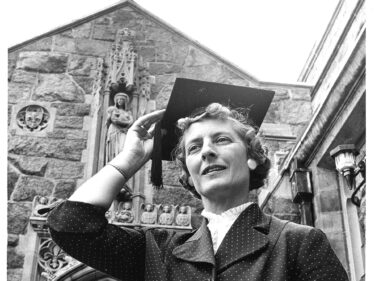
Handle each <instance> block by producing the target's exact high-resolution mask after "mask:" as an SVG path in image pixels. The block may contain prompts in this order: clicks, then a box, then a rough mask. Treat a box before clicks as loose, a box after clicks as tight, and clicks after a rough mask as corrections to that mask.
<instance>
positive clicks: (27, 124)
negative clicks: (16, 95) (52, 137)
mask: <svg viewBox="0 0 375 281" xmlns="http://www.w3.org/2000/svg"><path fill="white" fill-rule="evenodd" d="M49 118H50V114H49V113H48V111H47V110H46V109H45V108H44V107H41V106H40V105H29V106H26V107H24V108H22V109H21V110H20V111H19V112H18V113H17V116H16V120H17V125H18V127H20V128H21V129H23V130H26V131H29V132H34V131H36V132H38V131H42V130H43V129H45V128H46V127H47V124H48V120H49Z"/></svg>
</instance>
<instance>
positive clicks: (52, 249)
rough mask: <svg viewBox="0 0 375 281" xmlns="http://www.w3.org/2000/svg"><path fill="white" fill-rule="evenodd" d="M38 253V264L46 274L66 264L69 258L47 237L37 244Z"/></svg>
mask: <svg viewBox="0 0 375 281" xmlns="http://www.w3.org/2000/svg"><path fill="white" fill-rule="evenodd" d="M38 253H39V256H38V264H39V265H40V266H41V267H42V268H43V270H44V272H46V273H48V274H51V273H55V272H57V271H58V270H60V269H62V268H63V267H64V266H67V265H68V264H69V261H70V260H71V258H70V257H67V255H66V253H65V252H64V251H63V250H62V249H61V248H60V247H59V246H57V245H56V244H55V243H54V242H53V241H52V240H51V239H47V240H46V241H44V242H43V243H42V244H41V245H40V246H39V251H38Z"/></svg>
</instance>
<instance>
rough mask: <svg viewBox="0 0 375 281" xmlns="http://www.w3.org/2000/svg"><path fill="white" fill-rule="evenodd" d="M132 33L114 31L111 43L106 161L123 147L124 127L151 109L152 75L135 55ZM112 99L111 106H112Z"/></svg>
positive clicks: (123, 30)
mask: <svg viewBox="0 0 375 281" xmlns="http://www.w3.org/2000/svg"><path fill="white" fill-rule="evenodd" d="M134 37H135V33H134V32H133V31H131V30H129V29H127V28H124V29H120V30H119V31H118V32H117V35H116V40H115V43H114V44H113V46H112V50H111V54H110V61H109V67H108V72H107V77H106V82H105V86H104V93H106V94H109V103H110V106H109V108H108V110H107V121H106V125H107V129H108V130H107V136H106V157H105V162H106V163H107V162H108V161H110V160H111V159H112V158H113V157H114V156H115V155H116V154H118V153H119V152H120V151H121V150H122V149H123V143H124V140H125V137H126V132H127V129H128V128H129V127H130V126H131V124H132V123H133V121H134V120H136V119H137V118H138V117H140V116H142V115H144V114H146V113H148V112H150V111H152V110H154V109H155V108H154V107H155V106H153V104H154V103H155V101H150V96H151V84H153V83H155V81H154V80H155V79H154V77H151V76H150V74H149V71H148V67H147V64H145V63H143V61H142V58H139V57H138V54H137V52H136V50H135V45H134ZM112 102H113V105H112Z"/></svg>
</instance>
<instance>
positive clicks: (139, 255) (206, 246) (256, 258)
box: [48, 201, 348, 281]
mask: <svg viewBox="0 0 375 281" xmlns="http://www.w3.org/2000/svg"><path fill="white" fill-rule="evenodd" d="M48 224H49V227H50V232H51V236H52V238H53V240H54V241H55V242H56V243H57V244H58V245H59V246H60V247H61V248H62V249H64V250H65V251H66V252H67V253H68V254H69V255H71V256H72V257H74V258H76V259H77V260H79V261H81V262H83V263H85V264H87V265H89V266H91V267H94V268H96V269H98V270H100V271H103V272H106V273H108V274H110V275H112V276H114V277H116V278H119V279H121V280H126V281H132V280H148V281H158V280H163V281H164V280H171V281H189V280H192V281H193V280H196V281H204V280H217V281H219V280H220V281H225V280H229V281H242V280H243V281H245V280H251V281H256V280H258V281H266V280H269V281H287V280H295V281H303V280H322V281H323V280H324V281H330V280H331V281H334V280H337V281H343V280H348V277H347V274H346V272H345V270H344V268H343V267H342V265H341V263H340V261H339V260H338V258H337V257H336V255H335V254H334V252H333V250H332V248H331V247H330V245H329V242H328V240H327V238H326V236H325V234H324V233H323V232H322V231H320V230H318V229H315V228H312V227H308V226H303V225H298V224H295V223H291V222H287V221H283V220H279V219H277V218H275V217H272V216H268V215H265V214H263V213H262V212H261V210H260V209H259V207H258V206H257V205H256V204H252V205H250V206H249V207H248V208H247V209H246V210H245V211H243V212H242V213H241V215H240V216H239V217H238V219H237V220H236V221H235V222H234V224H233V225H232V227H231V229H230V230H229V231H228V233H227V235H226V236H225V238H224V240H223V242H222V244H221V245H220V247H219V249H218V251H217V253H216V255H214V252H213V248H212V241H211V236H210V233H209V230H208V228H207V225H206V221H204V222H203V224H202V225H201V226H200V228H199V229H197V230H195V231H192V232H191V233H181V232H176V231H173V230H167V229H155V228H149V229H139V230H135V229H130V228H129V229H121V228H119V227H117V226H114V225H111V224H108V222H107V220H106V218H105V210H104V209H103V208H100V207H96V206H93V205H90V204H86V203H79V202H73V201H64V202H63V203H61V204H59V205H57V206H56V207H55V208H54V209H53V210H52V211H51V212H50V214H49V216H48Z"/></svg>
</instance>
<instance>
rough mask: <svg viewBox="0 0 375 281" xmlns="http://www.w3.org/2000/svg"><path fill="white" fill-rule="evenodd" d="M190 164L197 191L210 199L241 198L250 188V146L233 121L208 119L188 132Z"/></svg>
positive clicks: (194, 124)
mask: <svg viewBox="0 0 375 281" xmlns="http://www.w3.org/2000/svg"><path fill="white" fill-rule="evenodd" d="M184 137H185V141H184V148H185V154H186V166H187V169H188V171H189V174H190V176H191V179H192V181H193V184H194V187H195V189H196V190H197V192H198V193H199V194H200V195H201V196H202V197H205V198H206V199H208V200H213V201H215V199H219V198H221V199H222V198H227V199H228V200H230V199H231V198H236V196H237V197H238V196H239V194H247V193H248V190H249V180H250V173H249V168H248V166H247V159H248V157H247V152H246V151H247V150H246V145H245V143H244V142H243V141H242V139H241V138H240V137H239V135H238V134H237V133H236V132H235V131H234V129H233V123H232V121H230V120H218V119H206V120H202V121H199V122H196V123H193V124H191V125H190V127H189V128H188V129H187V130H186V131H185V134H184Z"/></svg>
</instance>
